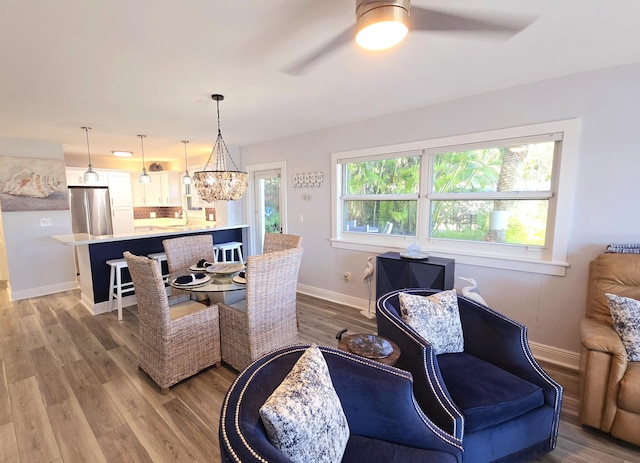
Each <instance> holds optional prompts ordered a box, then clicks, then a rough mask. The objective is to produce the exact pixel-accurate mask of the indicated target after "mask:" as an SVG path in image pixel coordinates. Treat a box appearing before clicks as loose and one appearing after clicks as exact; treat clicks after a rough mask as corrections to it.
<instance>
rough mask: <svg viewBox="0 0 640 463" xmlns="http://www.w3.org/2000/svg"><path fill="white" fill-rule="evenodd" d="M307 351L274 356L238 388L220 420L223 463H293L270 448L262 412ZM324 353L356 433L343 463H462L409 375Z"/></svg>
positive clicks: (300, 348)
mask: <svg viewBox="0 0 640 463" xmlns="http://www.w3.org/2000/svg"><path fill="white" fill-rule="evenodd" d="M308 347H309V345H295V346H288V347H285V348H282V349H279V350H276V351H273V352H271V353H269V354H267V355H265V356H264V357H262V358H260V359H258V360H256V361H255V362H253V363H252V364H251V365H249V366H248V367H247V368H246V369H245V370H244V371H243V372H242V373H240V375H239V376H238V377H237V379H236V380H235V382H234V383H233V384H232V385H231V387H230V388H229V391H228V392H227V394H226V396H225V399H224V402H223V405H222V410H221V412H220V428H219V440H220V454H221V456H222V461H223V462H243V463H245V462H258V461H259V462H265V461H267V462H276V463H277V462H290V461H291V460H290V459H289V458H287V457H286V456H285V455H284V454H283V453H282V452H280V451H279V450H278V449H277V448H275V447H274V446H273V445H272V444H271V443H270V442H269V440H268V438H267V434H266V431H265V428H264V426H263V424H262V420H261V418H260V414H259V409H260V407H261V406H262V404H263V403H264V402H265V401H266V400H267V398H268V397H269V396H270V395H271V393H272V392H273V391H274V390H275V389H276V387H278V385H279V384H280V383H281V382H282V380H283V379H284V377H285V376H286V375H287V374H288V373H289V371H290V370H291V368H292V367H293V365H294V364H295V363H296V361H297V360H298V358H300V356H301V355H302V353H303V352H304V351H305V349H307V348H308ZM319 349H320V350H321V351H322V353H323V355H324V358H325V360H326V362H327V365H328V366H329V372H330V374H331V380H332V382H333V386H334V388H335V390H336V392H337V394H338V397H340V402H341V403H342V408H343V410H344V413H345V415H346V417H347V421H348V423H349V429H350V432H351V436H350V438H349V441H348V443H347V447H346V450H345V454H344V456H343V459H342V461H343V462H345V463H348V462H359V463H361V462H364V461H366V462H367V463H375V462H381V463H382V462H384V463H393V462H397V463H412V462H415V463H418V462H422V463H429V462H434V463H436V462H437V463H461V462H462V447H461V445H460V441H459V440H458V439H456V438H455V437H453V436H451V435H449V434H447V433H445V432H444V431H442V430H441V429H439V428H438V427H437V426H435V425H434V424H433V423H432V422H431V421H430V420H429V419H428V418H427V417H426V416H425V415H424V413H423V412H422V410H421V409H420V407H419V406H418V404H417V403H416V400H415V397H414V395H413V383H412V380H411V375H410V374H409V373H408V372H406V371H402V370H399V369H397V368H394V367H389V366H386V365H382V364H380V363H377V362H374V361H371V360H367V359H364V358H361V357H357V356H355V355H353V354H350V353H347V352H343V351H340V350H337V349H332V348H330V347H323V346H319Z"/></svg>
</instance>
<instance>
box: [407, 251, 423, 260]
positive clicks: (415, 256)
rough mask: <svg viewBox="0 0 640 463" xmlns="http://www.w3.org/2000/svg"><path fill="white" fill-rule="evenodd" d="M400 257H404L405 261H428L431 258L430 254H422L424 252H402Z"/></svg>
mask: <svg viewBox="0 0 640 463" xmlns="http://www.w3.org/2000/svg"><path fill="white" fill-rule="evenodd" d="M400 257H404V258H405V259H417V260H420V259H428V258H429V254H428V253H426V252H422V251H418V252H409V251H405V252H401V253H400Z"/></svg>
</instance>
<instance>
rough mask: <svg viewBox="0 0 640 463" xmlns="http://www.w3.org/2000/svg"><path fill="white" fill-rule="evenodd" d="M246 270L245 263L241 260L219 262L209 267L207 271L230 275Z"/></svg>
mask: <svg viewBox="0 0 640 463" xmlns="http://www.w3.org/2000/svg"><path fill="white" fill-rule="evenodd" d="M243 270H244V264H241V263H240V262H218V263H216V264H213V265H210V266H209V267H207V272H209V273H218V274H222V275H230V274H232V273H236V272H241V271H243Z"/></svg>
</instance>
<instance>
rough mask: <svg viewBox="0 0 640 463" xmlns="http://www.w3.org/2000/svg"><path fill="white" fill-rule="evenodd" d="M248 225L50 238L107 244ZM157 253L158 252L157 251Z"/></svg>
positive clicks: (138, 228)
mask: <svg viewBox="0 0 640 463" xmlns="http://www.w3.org/2000/svg"><path fill="white" fill-rule="evenodd" d="M246 227H248V225H246V224H240V225H225V226H216V225H183V224H181V225H141V226H136V227H135V231H133V232H129V233H116V234H113V235H90V234H88V233H73V234H69V235H53V236H52V238H53V239H54V240H57V241H59V242H61V243H62V244H65V245H67V246H77V245H80V244H95V243H108V242H112V241H126V240H137V239H140V238H149V237H154V236H171V235H184V234H185V233H187V234H189V233H197V232H211V231H215V230H235V229H238V228H246ZM158 252H159V251H158Z"/></svg>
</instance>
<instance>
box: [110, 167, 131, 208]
mask: <svg viewBox="0 0 640 463" xmlns="http://www.w3.org/2000/svg"><path fill="white" fill-rule="evenodd" d="M107 176H108V178H109V196H110V197H111V206H112V207H132V206H133V198H132V195H131V175H130V174H129V172H109V173H108V174H107Z"/></svg>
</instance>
